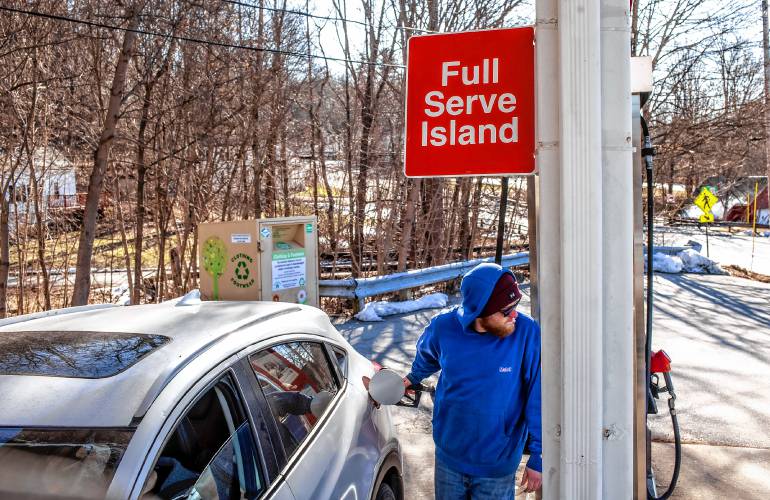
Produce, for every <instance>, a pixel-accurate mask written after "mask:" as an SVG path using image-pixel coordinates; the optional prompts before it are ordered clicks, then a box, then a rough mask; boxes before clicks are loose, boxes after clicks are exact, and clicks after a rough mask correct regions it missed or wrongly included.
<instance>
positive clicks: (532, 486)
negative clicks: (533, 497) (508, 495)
mask: <svg viewBox="0 0 770 500" xmlns="http://www.w3.org/2000/svg"><path fill="white" fill-rule="evenodd" d="M542 485H543V474H542V473H540V472H537V471H535V470H532V469H530V468H529V467H525V468H524V474H523V475H522V476H521V483H520V484H519V486H521V487H522V488H524V491H525V492H527V493H530V492H533V491H537V490H539V489H540V487H541V486H542Z"/></svg>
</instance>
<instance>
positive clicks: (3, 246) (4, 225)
mask: <svg viewBox="0 0 770 500" xmlns="http://www.w3.org/2000/svg"><path fill="white" fill-rule="evenodd" d="M9 209H10V207H9V205H8V199H7V195H6V192H3V193H0V318H5V317H6V315H7V314H8V271H9V270H10V269H11V255H10V253H11V252H10V242H9V238H10V231H9V230H8V210H9ZM65 279H66V276H65Z"/></svg>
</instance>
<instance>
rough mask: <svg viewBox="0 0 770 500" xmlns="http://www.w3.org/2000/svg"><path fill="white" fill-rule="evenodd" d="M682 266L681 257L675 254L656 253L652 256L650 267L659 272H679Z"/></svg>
mask: <svg viewBox="0 0 770 500" xmlns="http://www.w3.org/2000/svg"><path fill="white" fill-rule="evenodd" d="M683 267H684V264H682V259H680V258H679V257H677V256H676V255H673V256H672V255H667V254H665V253H656V254H653V256H652V269H653V270H654V271H657V272H659V273H672V274H676V273H681V272H682V268H683Z"/></svg>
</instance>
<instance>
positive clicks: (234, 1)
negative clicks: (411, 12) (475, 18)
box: [220, 0, 439, 33]
mask: <svg viewBox="0 0 770 500" xmlns="http://www.w3.org/2000/svg"><path fill="white" fill-rule="evenodd" d="M220 1H221V2H224V3H229V4H232V5H239V6H241V7H249V8H252V9H262V10H266V11H269V12H281V13H285V14H295V15H298V16H305V17H309V18H312V19H320V20H323V21H335V22H345V23H354V24H359V25H361V26H364V27H366V28H369V27H371V24H369V23H367V22H364V21H356V20H354V19H346V18H344V17H334V16H320V15H318V14H311V13H310V12H305V11H302V10H291V9H276V8H275V7H265V6H260V5H254V4H250V3H246V2H239V1H238V0H220ZM396 29H400V30H405V31H419V32H421V33H439V32H438V31H431V30H426V29H422V28H412V27H410V26H396Z"/></svg>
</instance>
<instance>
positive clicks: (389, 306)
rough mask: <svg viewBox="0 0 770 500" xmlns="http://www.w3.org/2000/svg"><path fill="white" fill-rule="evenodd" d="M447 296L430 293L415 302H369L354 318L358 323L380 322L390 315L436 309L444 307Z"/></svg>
mask: <svg viewBox="0 0 770 500" xmlns="http://www.w3.org/2000/svg"><path fill="white" fill-rule="evenodd" d="M447 300H448V298H447V296H446V294H443V293H431V294H430V295H426V296H424V297H422V298H420V299H417V300H406V301H404V302H386V301H375V302H369V303H368V304H366V305H365V306H364V309H363V310H362V311H361V312H359V313H358V314H356V316H355V318H356V319H357V320H359V321H382V316H390V315H392V314H404V313H409V312H412V311H417V310H419V309H432V308H436V307H446V305H447Z"/></svg>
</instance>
